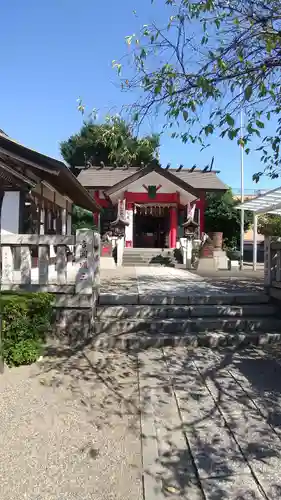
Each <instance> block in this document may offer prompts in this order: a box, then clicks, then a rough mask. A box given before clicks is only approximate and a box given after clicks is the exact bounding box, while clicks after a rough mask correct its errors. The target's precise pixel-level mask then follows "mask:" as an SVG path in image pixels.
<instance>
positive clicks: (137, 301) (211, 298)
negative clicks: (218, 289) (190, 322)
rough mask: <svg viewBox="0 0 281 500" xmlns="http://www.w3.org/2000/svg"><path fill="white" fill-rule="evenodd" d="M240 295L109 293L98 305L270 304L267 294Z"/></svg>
mask: <svg viewBox="0 0 281 500" xmlns="http://www.w3.org/2000/svg"><path fill="white" fill-rule="evenodd" d="M257 295H258V296H255V294H251V293H248V294H247V293H240V294H235V293H234V294H226V295H212V294H205V295H199V294H198V295H197V294H196V295H186V296H184V297H183V296H181V295H179V296H176V295H175V296H172V295H170V296H169V295H167V296H165V295H161V296H157V295H153V294H149V295H148V296H147V295H143V294H139V293H137V292H131V293H130V292H129V293H127V294H126V293H124V294H121V293H118V294H114V293H107V292H102V293H101V294H100V295H99V297H98V300H97V305H99V306H103V307H107V306H129V305H136V306H137V305H139V306H159V307H161V306H189V305H190V306H196V305H198V306H199V305H215V306H216V305H217V306H219V305H223V306H232V305H237V306H239V305H240V306H242V305H263V304H268V303H271V302H270V298H269V297H268V295H266V294H260V295H259V294H257Z"/></svg>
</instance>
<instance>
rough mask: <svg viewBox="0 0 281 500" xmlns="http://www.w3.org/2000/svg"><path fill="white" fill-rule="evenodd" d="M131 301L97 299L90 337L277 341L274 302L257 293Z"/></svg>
mask: <svg viewBox="0 0 281 500" xmlns="http://www.w3.org/2000/svg"><path fill="white" fill-rule="evenodd" d="M132 302H133V303H131V304H130V301H128V300H126V299H124V297H123V298H122V296H120V297H118V295H117V296H112V297H110V295H106V296H104V297H102V296H101V297H100V301H99V304H98V306H97V308H96V314H95V316H96V317H95V336H96V342H97V344H98V345H100V346H104V347H106V348H108V347H115V348H127V347H135V348H141V349H143V348H148V347H157V346H163V345H172V346H173V345H187V346H188V345H191V346H197V345H200V346H209V347H217V346H220V345H241V344H242V345H243V344H244V345H246V344H255V345H259V344H264V343H269V342H275V341H279V340H280V339H281V333H280V332H281V316H280V312H279V308H278V306H276V305H275V304H273V303H270V302H269V297H268V296H267V295H266V294H264V293H262V292H251V293H249V292H244V293H229V294H226V295H215V294H209V295H208V294H204V295H203V294H202V295H200V294H192V295H190V296H186V297H183V296H180V297H174V296H171V297H170V301H169V302H170V303H167V301H166V303H162V302H163V301H162V299H161V296H159V298H157V296H152V297H151V303H149V297H146V298H145V301H144V302H145V303H141V302H142V301H141V297H139V298H138V300H137V301H135V300H134V301H132Z"/></svg>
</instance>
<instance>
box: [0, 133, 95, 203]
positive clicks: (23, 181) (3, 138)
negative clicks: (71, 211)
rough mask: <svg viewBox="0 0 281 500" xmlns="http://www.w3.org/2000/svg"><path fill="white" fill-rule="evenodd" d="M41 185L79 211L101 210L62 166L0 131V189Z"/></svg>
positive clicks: (59, 162)
mask: <svg viewBox="0 0 281 500" xmlns="http://www.w3.org/2000/svg"><path fill="white" fill-rule="evenodd" d="M42 181H45V182H47V183H48V184H50V185H51V186H52V187H53V188H54V189H55V190H56V191H58V192H59V193H60V194H61V195H63V196H66V197H68V198H70V199H71V200H72V201H73V203H75V204H76V205H79V206H81V207H82V208H85V209H87V210H90V211H91V212H95V211H99V210H100V208H101V207H100V206H99V204H98V203H96V202H95V200H94V199H93V197H91V196H90V194H89V192H88V191H87V189H85V187H83V186H82V184H81V183H80V182H79V181H78V180H77V178H76V177H75V175H73V174H72V172H71V171H70V170H69V168H68V167H67V166H66V165H65V163H63V162H62V161H59V160H56V159H54V158H51V157H49V156H46V155H43V154H41V153H39V152H38V151H34V150H33V149H30V148H27V147H26V146H23V145H22V144H20V143H18V142H16V141H15V140H13V139H11V138H10V137H8V136H7V135H6V134H5V133H4V132H3V131H2V130H0V184H1V186H3V187H4V189H7V188H10V187H17V188H21V187H22V186H23V185H26V186H27V187H28V186H30V187H34V186H35V185H37V184H39V183H40V182H42Z"/></svg>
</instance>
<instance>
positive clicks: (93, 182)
mask: <svg viewBox="0 0 281 500" xmlns="http://www.w3.org/2000/svg"><path fill="white" fill-rule="evenodd" d="M143 168H146V167H124V168H116V167H112V166H105V167H101V166H92V167H90V168H88V169H85V170H81V172H80V174H79V175H78V180H79V181H80V182H81V184H82V185H83V186H85V187H86V188H97V189H100V188H104V189H107V188H111V187H113V186H115V185H117V184H119V183H120V182H122V181H124V180H125V179H128V178H129V177H131V176H132V175H133V174H136V173H137V172H140V171H141V170H143ZM158 169H159V173H160V175H164V176H165V172H169V174H172V175H173V177H175V178H176V179H178V180H179V181H182V182H184V183H186V184H188V186H189V187H191V188H195V189H196V190H197V189H200V190H204V191H226V190H227V186H226V185H225V184H224V183H223V182H222V181H221V180H220V179H219V177H218V176H217V173H218V172H217V171H211V172H203V170H200V169H195V170H194V171H192V172H191V171H190V169H188V168H183V169H181V170H177V169H173V168H170V169H166V168H162V167H158ZM173 182H175V181H173Z"/></svg>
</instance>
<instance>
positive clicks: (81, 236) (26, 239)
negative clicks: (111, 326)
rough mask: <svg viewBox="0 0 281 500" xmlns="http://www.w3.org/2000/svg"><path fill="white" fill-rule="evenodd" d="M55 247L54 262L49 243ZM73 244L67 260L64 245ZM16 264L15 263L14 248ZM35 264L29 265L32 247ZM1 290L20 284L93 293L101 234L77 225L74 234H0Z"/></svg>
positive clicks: (96, 286)
mask: <svg viewBox="0 0 281 500" xmlns="http://www.w3.org/2000/svg"><path fill="white" fill-rule="evenodd" d="M52 245H53V246H55V247H56V257H55V262H54V263H53V264H52V263H51V261H50V247H51V246H52ZM72 246H74V248H75V256H73V257H74V258H73V259H72V258H71V260H70V261H69V259H68V257H67V247H72ZM16 248H18V249H19V251H18V252H17V253H19V261H20V264H19V268H18V269H17V268H16V266H15V253H16V252H15V249H16ZM34 249H35V253H36V254H37V255H38V265H37V266H36V267H32V251H31V250H33V251H34ZM1 250H2V283H1V285H2V290H13V289H16V288H23V289H28V290H43V291H50V292H59V293H69V291H70V290H71V291H72V293H74V294H75V295H84V296H85V295H87V296H96V295H98V294H99V286H100V235H99V234H98V233H95V232H93V231H90V230H88V229H87V230H86V229H85V230H83V229H80V230H78V231H77V232H76V235H75V236H48V235H28V234H11V235H2V236H1Z"/></svg>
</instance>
